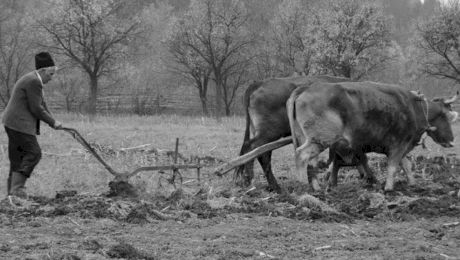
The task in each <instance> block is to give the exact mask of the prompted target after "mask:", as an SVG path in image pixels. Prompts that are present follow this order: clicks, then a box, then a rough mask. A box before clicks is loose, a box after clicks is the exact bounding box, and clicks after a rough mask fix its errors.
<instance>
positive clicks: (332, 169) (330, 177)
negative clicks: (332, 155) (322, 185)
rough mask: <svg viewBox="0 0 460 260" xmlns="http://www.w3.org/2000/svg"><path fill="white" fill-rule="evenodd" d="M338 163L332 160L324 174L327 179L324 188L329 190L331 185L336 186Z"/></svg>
mask: <svg viewBox="0 0 460 260" xmlns="http://www.w3.org/2000/svg"><path fill="white" fill-rule="evenodd" d="M339 169H340V165H339V164H338V163H337V162H332V163H331V165H330V166H329V169H328V171H327V174H326V180H327V181H328V184H327V187H326V190H328V191H329V190H330V189H331V187H337V176H338V174H339Z"/></svg>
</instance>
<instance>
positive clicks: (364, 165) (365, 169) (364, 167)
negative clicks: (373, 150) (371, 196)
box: [358, 154, 377, 184]
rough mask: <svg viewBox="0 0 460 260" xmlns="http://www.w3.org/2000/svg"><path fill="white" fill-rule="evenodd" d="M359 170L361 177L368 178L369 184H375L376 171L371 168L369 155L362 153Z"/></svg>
mask: <svg viewBox="0 0 460 260" xmlns="http://www.w3.org/2000/svg"><path fill="white" fill-rule="evenodd" d="M358 172H359V177H360V178H362V179H364V178H365V180H366V182H367V184H374V183H377V178H375V176H374V172H372V170H371V168H370V167H369V164H368V161H367V156H366V155H365V154H363V155H362V157H361V158H360V163H359V165H358Z"/></svg>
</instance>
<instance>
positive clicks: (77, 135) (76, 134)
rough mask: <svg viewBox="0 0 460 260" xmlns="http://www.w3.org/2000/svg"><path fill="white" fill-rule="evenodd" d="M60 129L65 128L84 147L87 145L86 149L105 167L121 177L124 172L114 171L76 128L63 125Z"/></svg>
mask: <svg viewBox="0 0 460 260" xmlns="http://www.w3.org/2000/svg"><path fill="white" fill-rule="evenodd" d="M58 130H64V131H66V132H67V133H69V134H70V135H71V136H72V137H73V138H74V139H75V140H77V142H79V143H80V144H81V145H82V146H83V147H85V148H86V149H88V151H89V152H90V153H91V154H92V155H93V156H94V157H96V159H97V160H98V161H99V162H100V163H101V164H102V165H104V167H105V168H106V169H107V170H108V171H109V172H110V173H111V174H112V175H114V176H115V177H120V176H121V175H122V174H120V173H118V172H116V171H114V170H113V169H112V167H110V165H108V164H107V163H106V162H105V161H104V160H103V159H102V158H101V156H99V154H98V153H97V152H96V150H94V148H93V147H92V146H91V145H90V144H89V143H88V142H87V141H86V140H85V138H83V136H82V135H81V134H80V133H79V132H78V131H77V130H76V129H74V128H70V127H61V128H58Z"/></svg>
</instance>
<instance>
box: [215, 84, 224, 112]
mask: <svg viewBox="0 0 460 260" xmlns="http://www.w3.org/2000/svg"><path fill="white" fill-rule="evenodd" d="M222 87H223V86H222V81H221V80H220V79H218V78H217V77H216V117H217V118H219V117H221V116H222V103H223V102H222V101H223V97H222V95H223V93H222Z"/></svg>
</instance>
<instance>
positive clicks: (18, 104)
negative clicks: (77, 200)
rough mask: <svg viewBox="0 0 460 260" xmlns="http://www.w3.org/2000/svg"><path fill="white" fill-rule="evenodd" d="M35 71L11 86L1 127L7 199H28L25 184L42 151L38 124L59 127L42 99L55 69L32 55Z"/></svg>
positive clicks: (46, 58)
mask: <svg viewBox="0 0 460 260" xmlns="http://www.w3.org/2000/svg"><path fill="white" fill-rule="evenodd" d="M35 68H36V70H35V71H32V72H30V73H28V74H26V75H24V76H22V77H21V78H20V79H19V80H18V81H17V82H16V84H15V85H14V88H13V92H12V95H11V98H10V100H9V102H8V105H7V106H6V108H5V111H4V113H3V119H2V123H3V124H4V126H5V130H6V133H7V135H8V157H9V160H10V171H9V176H8V183H7V187H8V196H11V197H9V198H10V201H11V198H12V197H14V198H22V199H26V198H27V193H26V192H25V183H26V180H27V179H28V178H29V177H30V175H31V173H32V171H33V170H34V168H35V166H36V165H37V164H38V162H39V161H40V159H41V149H40V146H39V144H38V142H37V136H36V135H39V134H40V121H44V122H45V123H47V124H48V125H50V126H51V127H53V128H54V129H59V128H61V127H62V124H61V123H60V122H58V121H56V120H55V119H54V118H53V116H52V115H51V113H50V112H49V111H48V108H47V107H46V104H45V101H44V99H43V85H44V84H46V83H48V82H49V81H50V80H51V79H52V77H53V75H54V73H55V72H56V69H57V68H56V66H55V65H54V61H53V59H52V58H51V55H50V54H49V53H48V52H40V53H38V54H37V55H35Z"/></svg>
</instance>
